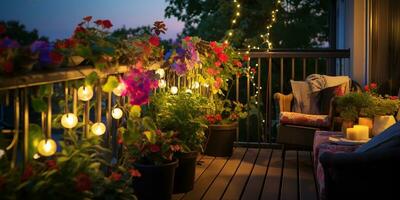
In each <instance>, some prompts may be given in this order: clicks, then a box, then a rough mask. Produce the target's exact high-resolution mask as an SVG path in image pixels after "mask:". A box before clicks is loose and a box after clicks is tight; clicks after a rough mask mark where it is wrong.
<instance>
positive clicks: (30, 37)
mask: <svg viewBox="0 0 400 200" xmlns="http://www.w3.org/2000/svg"><path fill="white" fill-rule="evenodd" d="M0 24H4V25H5V27H6V32H5V35H7V36H8V37H10V38H11V39H13V40H16V41H18V43H19V44H21V45H30V44H31V43H33V42H34V41H36V40H41V41H48V39H47V38H46V37H39V34H38V31H37V30H36V29H33V30H32V31H27V30H26V27H25V25H23V24H21V23H19V22H18V21H0Z"/></svg>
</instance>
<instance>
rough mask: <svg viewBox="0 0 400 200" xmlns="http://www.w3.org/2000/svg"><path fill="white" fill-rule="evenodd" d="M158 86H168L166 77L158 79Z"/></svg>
mask: <svg viewBox="0 0 400 200" xmlns="http://www.w3.org/2000/svg"><path fill="white" fill-rule="evenodd" d="M158 87H159V88H165V87H167V81H165V80H164V79H161V80H159V81H158Z"/></svg>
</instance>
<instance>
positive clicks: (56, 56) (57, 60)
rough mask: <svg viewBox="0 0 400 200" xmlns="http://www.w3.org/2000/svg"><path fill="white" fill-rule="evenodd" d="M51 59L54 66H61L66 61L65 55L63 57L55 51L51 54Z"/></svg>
mask: <svg viewBox="0 0 400 200" xmlns="http://www.w3.org/2000/svg"><path fill="white" fill-rule="evenodd" d="M50 58H51V62H52V63H53V64H54V65H58V64H60V63H61V62H62V61H63V59H64V57H63V55H61V54H59V53H57V52H54V51H51V52H50Z"/></svg>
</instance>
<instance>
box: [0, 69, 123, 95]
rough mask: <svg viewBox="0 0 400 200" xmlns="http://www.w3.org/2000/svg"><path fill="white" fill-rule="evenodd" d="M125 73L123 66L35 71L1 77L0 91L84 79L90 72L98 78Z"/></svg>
mask: <svg viewBox="0 0 400 200" xmlns="http://www.w3.org/2000/svg"><path fill="white" fill-rule="evenodd" d="M127 71H128V67H127V66H124V65H121V66H118V67H112V68H109V69H107V70H104V71H100V70H98V69H96V68H94V67H92V66H79V67H69V68H60V69H57V70H51V71H37V72H32V73H29V74H20V75H15V76H10V77H1V79H0V91H3V90H11V89H18V88H26V87H32V86H38V85H44V84H50V83H58V82H64V81H72V80H78V79H84V78H85V77H86V76H87V75H89V74H90V73H92V72H96V73H97V74H98V75H99V76H100V77H107V76H108V75H111V74H121V73H125V72H127Z"/></svg>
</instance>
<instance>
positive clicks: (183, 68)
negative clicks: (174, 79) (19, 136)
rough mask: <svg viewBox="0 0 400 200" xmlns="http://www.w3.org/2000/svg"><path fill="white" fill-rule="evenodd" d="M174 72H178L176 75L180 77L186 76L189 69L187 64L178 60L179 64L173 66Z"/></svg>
mask: <svg viewBox="0 0 400 200" xmlns="http://www.w3.org/2000/svg"><path fill="white" fill-rule="evenodd" d="M172 70H174V71H175V72H176V74H178V75H180V76H181V75H184V74H186V72H187V67H186V64H185V63H182V62H180V60H178V62H175V63H174V64H172Z"/></svg>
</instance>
